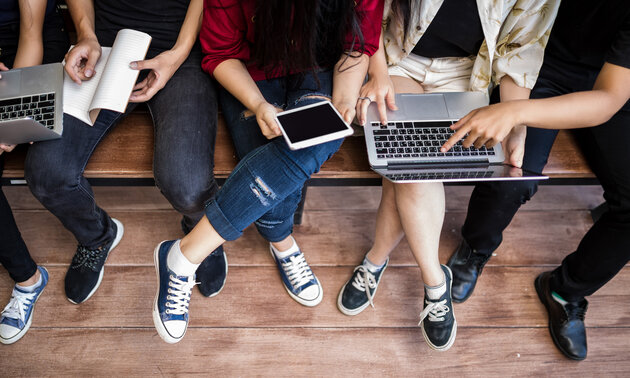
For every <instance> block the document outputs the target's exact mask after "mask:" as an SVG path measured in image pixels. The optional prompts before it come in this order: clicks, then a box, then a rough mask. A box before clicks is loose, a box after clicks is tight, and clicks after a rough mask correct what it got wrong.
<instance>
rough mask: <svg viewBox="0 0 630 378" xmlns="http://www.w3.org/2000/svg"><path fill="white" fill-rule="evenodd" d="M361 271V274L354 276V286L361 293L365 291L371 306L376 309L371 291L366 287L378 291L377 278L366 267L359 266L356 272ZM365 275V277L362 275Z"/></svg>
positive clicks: (355, 269)
mask: <svg viewBox="0 0 630 378" xmlns="http://www.w3.org/2000/svg"><path fill="white" fill-rule="evenodd" d="M357 270H358V271H359V274H357V275H356V276H354V280H353V281H352V286H354V287H355V288H356V289H357V290H359V291H365V293H366V294H367V297H368V301H369V302H370V306H372V307H374V302H373V301H372V292H371V291H370V290H366V288H365V286H366V283H367V286H368V287H369V288H370V289H376V285H377V283H376V277H374V274H372V272H370V270H369V269H368V268H367V267H366V266H365V265H359V266H357V267H356V268H354V271H355V272H356V271H357ZM361 273H363V275H361Z"/></svg>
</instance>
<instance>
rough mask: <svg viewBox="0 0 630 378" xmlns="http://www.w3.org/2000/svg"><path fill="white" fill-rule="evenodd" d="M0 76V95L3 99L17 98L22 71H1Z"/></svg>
mask: <svg viewBox="0 0 630 378" xmlns="http://www.w3.org/2000/svg"><path fill="white" fill-rule="evenodd" d="M0 75H2V79H0V95H1V96H2V97H3V98H9V97H14V96H19V95H20V88H21V85H20V77H21V76H22V71H2V72H0Z"/></svg>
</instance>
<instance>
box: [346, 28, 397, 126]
mask: <svg viewBox="0 0 630 378" xmlns="http://www.w3.org/2000/svg"><path fill="white" fill-rule="evenodd" d="M368 77H369V79H368V81H367V83H365V84H364V85H363V86H362V87H361V91H360V93H359V98H360V99H362V100H360V101H358V102H357V106H356V112H357V119H358V120H359V123H360V124H361V125H365V121H366V116H367V109H368V106H369V105H370V103H371V102H372V101H374V102H376V105H377V106H378V113H379V115H380V117H381V123H383V124H385V123H387V109H388V108H389V109H390V110H398V107H397V106H396V101H395V92H394V83H392V79H391V78H390V77H389V73H388V72H387V61H386V59H385V48H384V46H383V33H381V36H380V38H379V47H378V50H377V51H376V52H375V53H374V55H372V56H371V57H370V59H369V67H368ZM366 98H367V99H369V100H366Z"/></svg>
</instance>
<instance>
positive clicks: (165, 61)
mask: <svg viewBox="0 0 630 378" xmlns="http://www.w3.org/2000/svg"><path fill="white" fill-rule="evenodd" d="M179 58H180V56H179V55H177V54H175V53H174V52H173V51H171V50H168V51H164V52H163V53H161V54H160V55H158V56H156V57H155V58H153V59H147V60H139V61H136V62H131V63H129V67H130V68H132V69H134V70H151V72H149V74H148V75H147V77H146V78H145V79H144V80H142V81H141V82H139V83H138V84H136V86H135V87H133V92H132V93H131V96H130V97H129V101H130V102H144V101H149V100H150V99H151V98H152V97H153V96H154V95H155V94H156V93H157V92H158V91H159V90H160V89H162V88H164V86H165V85H166V83H167V82H168V81H169V80H170V79H171V77H173V74H174V73H175V71H177V69H178V68H179V66H180V65H181V61H180V59H179Z"/></svg>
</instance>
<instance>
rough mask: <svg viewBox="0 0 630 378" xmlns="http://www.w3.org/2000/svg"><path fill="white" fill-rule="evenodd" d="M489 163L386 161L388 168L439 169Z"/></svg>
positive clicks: (474, 161) (471, 166) (477, 161)
mask: <svg viewBox="0 0 630 378" xmlns="http://www.w3.org/2000/svg"><path fill="white" fill-rule="evenodd" d="M489 165H490V161H489V160H488V159H479V160H466V161H449V162H406V163H401V162H388V163H387V168H388V169H440V168H443V169H444V168H476V167H487V166H489Z"/></svg>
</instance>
